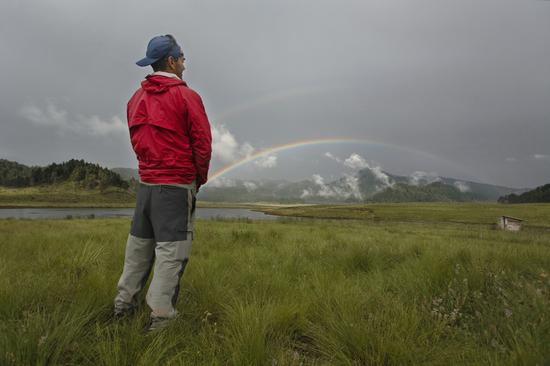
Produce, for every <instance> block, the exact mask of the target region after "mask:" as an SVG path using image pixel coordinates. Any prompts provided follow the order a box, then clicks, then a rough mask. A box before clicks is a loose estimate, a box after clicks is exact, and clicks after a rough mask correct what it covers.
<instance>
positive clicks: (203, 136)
mask: <svg viewBox="0 0 550 366" xmlns="http://www.w3.org/2000/svg"><path fill="white" fill-rule="evenodd" d="M187 108H188V109H187V116H188V118H189V138H190V142H191V150H192V151H193V162H194V164H195V169H196V170H197V188H198V187H200V186H202V185H203V184H204V183H206V182H207V181H208V168H209V166H210V158H211V156H212V133H211V131H210V123H209V122H208V117H207V116H206V111H205V110H204V105H203V103H202V99H201V97H200V96H199V94H197V93H196V92H194V91H191V93H190V94H189V97H188V98H187Z"/></svg>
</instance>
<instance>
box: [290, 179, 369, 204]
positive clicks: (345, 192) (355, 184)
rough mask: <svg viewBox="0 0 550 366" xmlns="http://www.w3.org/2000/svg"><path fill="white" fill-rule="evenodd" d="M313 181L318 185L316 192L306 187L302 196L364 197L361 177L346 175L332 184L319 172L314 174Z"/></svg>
mask: <svg viewBox="0 0 550 366" xmlns="http://www.w3.org/2000/svg"><path fill="white" fill-rule="evenodd" d="M312 179H313V183H315V185H316V186H317V187H318V190H317V192H316V193H314V192H312V191H310V190H307V189H304V190H303V192H302V195H301V196H300V197H301V198H305V197H309V196H313V195H316V196H320V197H324V198H331V197H337V198H344V199H346V198H350V197H353V198H357V199H362V195H361V192H360V191H359V178H357V177H354V176H351V175H345V176H344V178H343V179H342V180H341V181H340V182H336V183H332V184H331V185H328V184H325V180H324V179H323V177H321V176H320V175H319V174H314V175H313V176H312Z"/></svg>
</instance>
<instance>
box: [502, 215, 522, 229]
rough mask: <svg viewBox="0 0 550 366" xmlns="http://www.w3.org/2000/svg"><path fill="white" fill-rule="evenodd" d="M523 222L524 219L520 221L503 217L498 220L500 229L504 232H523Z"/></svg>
mask: <svg viewBox="0 0 550 366" xmlns="http://www.w3.org/2000/svg"><path fill="white" fill-rule="evenodd" d="M522 222H523V220H522V219H518V218H517V217H511V216H501V217H500V219H499V220H498V224H497V226H498V228H499V229H502V230H508V231H520V230H521V223H522Z"/></svg>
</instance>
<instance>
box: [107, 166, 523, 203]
mask: <svg viewBox="0 0 550 366" xmlns="http://www.w3.org/2000/svg"><path fill="white" fill-rule="evenodd" d="M112 170H113V171H115V172H116V173H118V174H120V175H121V176H122V177H123V178H124V179H126V180H127V181H129V182H132V180H134V182H135V180H138V179H139V176H138V171H137V169H130V168H114V169H112ZM526 191H528V189H517V188H510V187H503V186H497V185H492V184H485V183H478V182H472V181H466V180H461V179H456V178H449V177H440V176H437V175H434V174H426V173H422V172H415V173H413V174H412V175H411V176H400V175H395V174H391V173H388V172H385V171H383V170H381V169H380V168H372V169H371V168H366V169H362V170H359V171H358V172H356V173H355V174H353V175H344V176H343V177H341V178H339V179H336V180H333V181H330V182H325V181H324V179H323V178H322V177H320V176H318V175H314V176H313V177H312V178H311V179H307V180H302V181H299V182H289V181H286V180H242V179H227V178H223V177H221V178H218V179H217V180H215V181H212V182H209V184H208V185H206V186H205V187H203V188H202V189H201V194H200V199H201V200H205V201H224V202H258V201H265V202H296V203H331V202H335V203H338V202H340V203H344V202H434V201H457V202H465V201H496V200H497V199H498V198H499V197H502V196H504V195H509V194H512V193H513V194H516V195H517V194H521V193H524V192H526Z"/></svg>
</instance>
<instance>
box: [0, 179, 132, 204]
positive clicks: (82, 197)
mask: <svg viewBox="0 0 550 366" xmlns="http://www.w3.org/2000/svg"><path fill="white" fill-rule="evenodd" d="M134 205H135V194H133V193H129V192H127V191H126V190H123V189H121V188H116V187H109V188H107V189H105V190H103V191H101V190H99V188H95V189H84V188H81V187H79V186H78V185H76V184H75V183H74V182H66V183H62V184H54V185H44V186H35V187H24V188H8V187H0V207H134Z"/></svg>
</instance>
